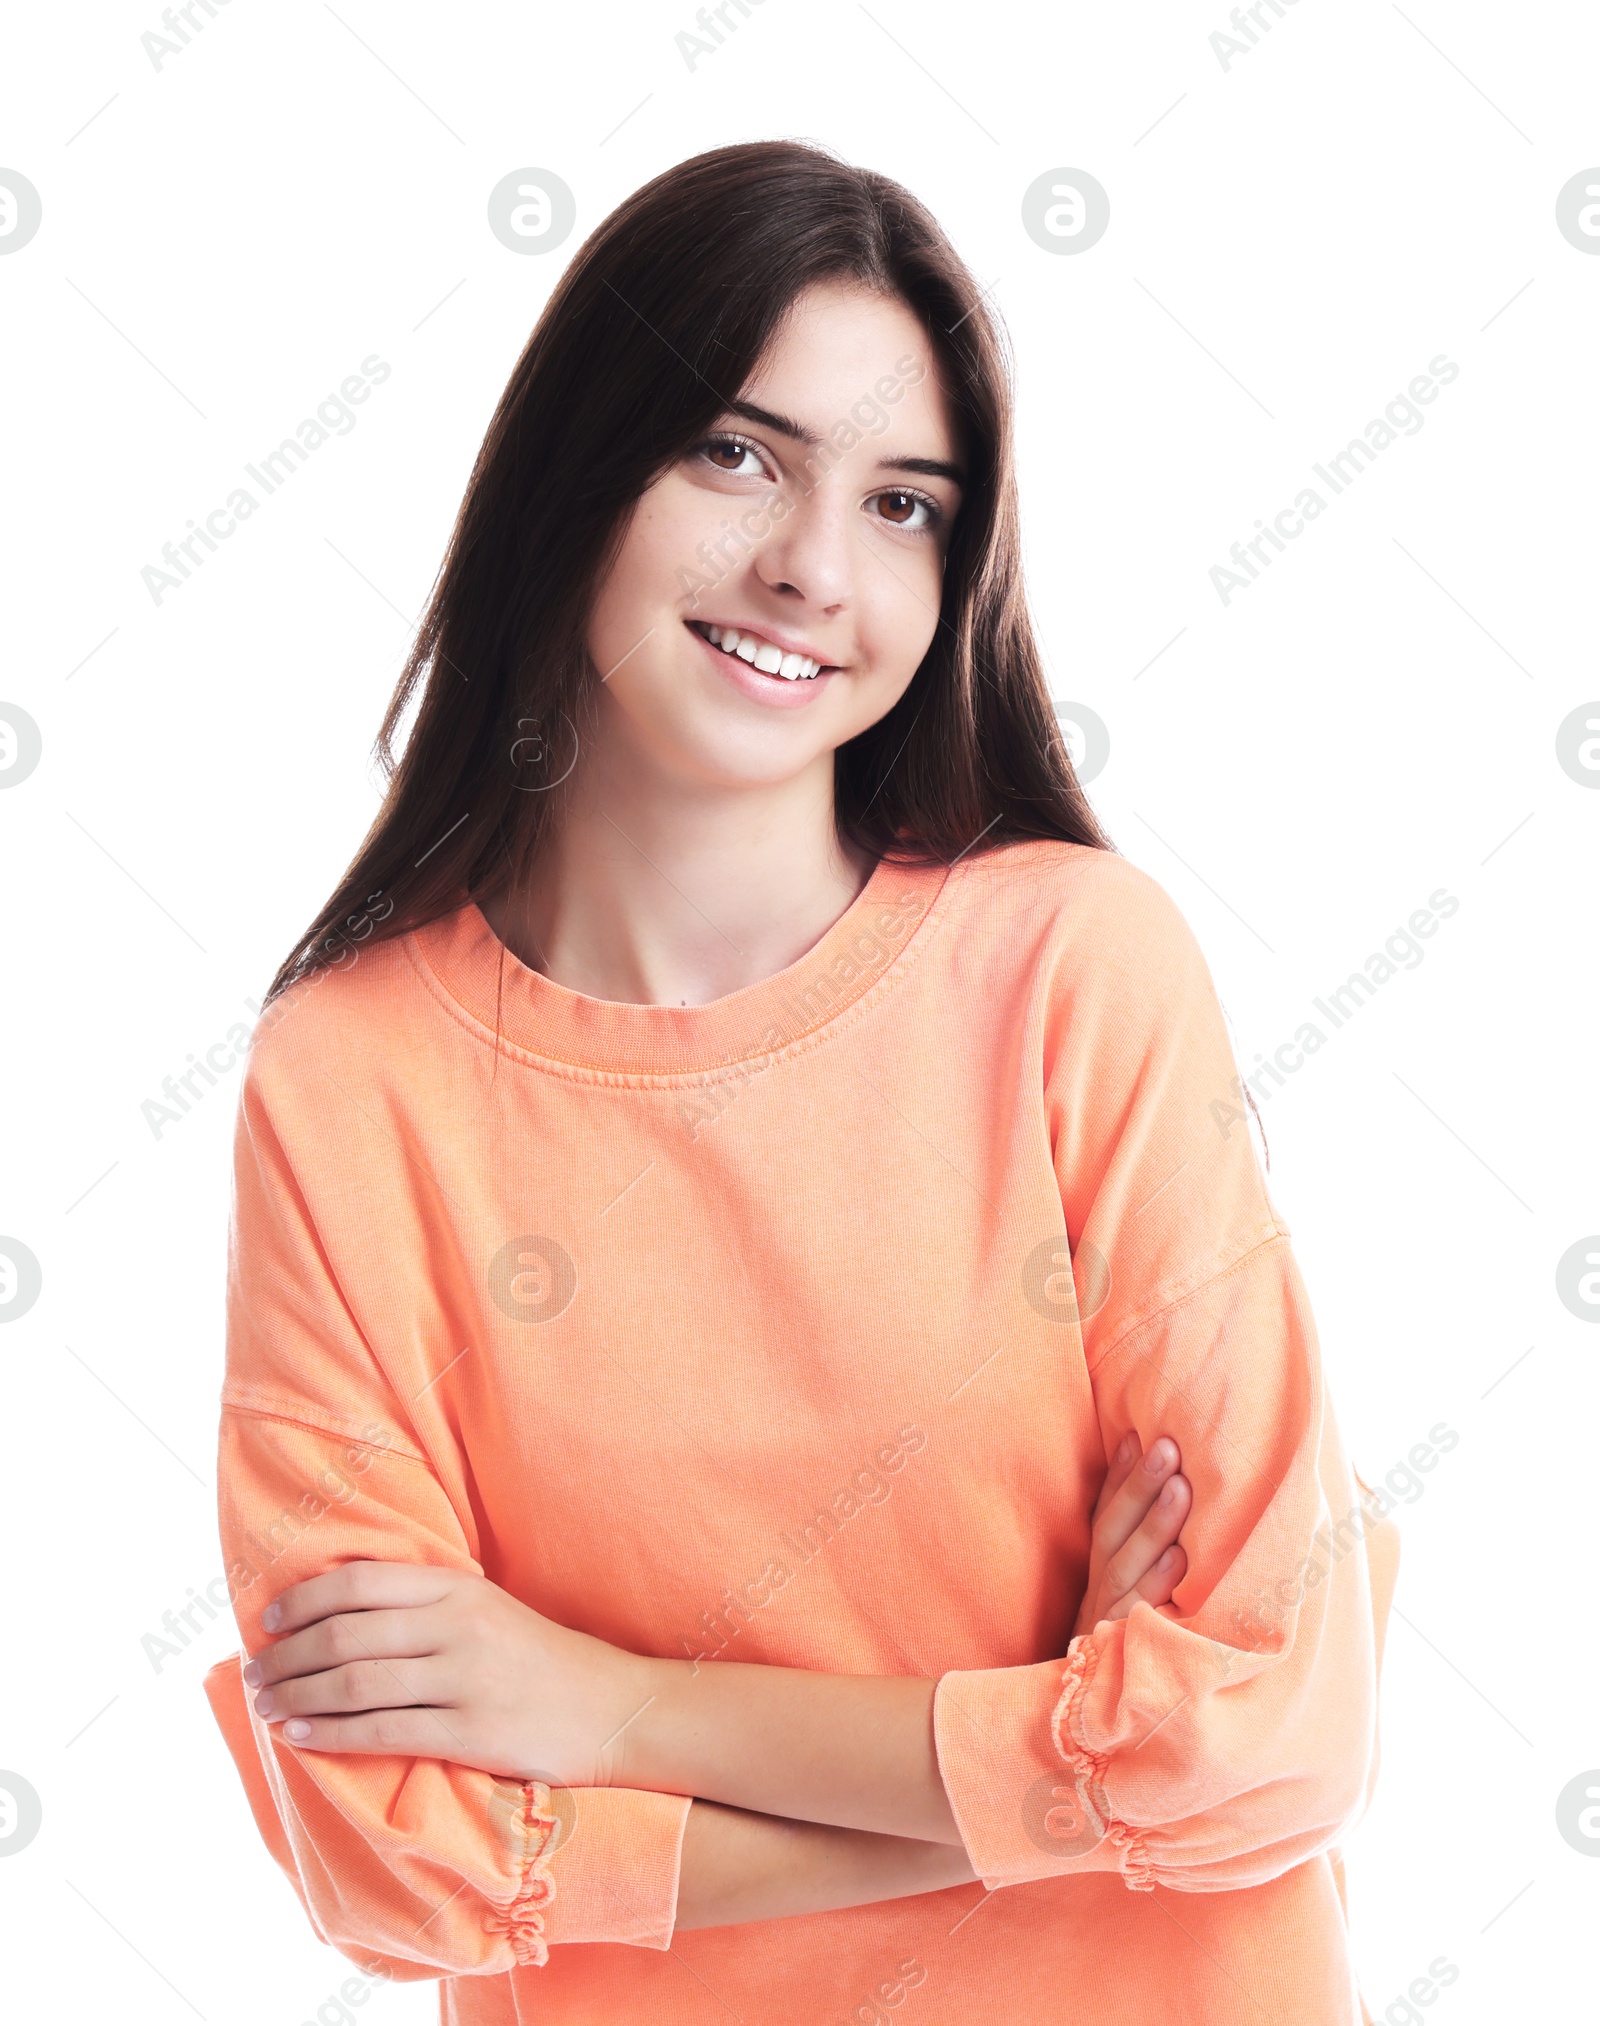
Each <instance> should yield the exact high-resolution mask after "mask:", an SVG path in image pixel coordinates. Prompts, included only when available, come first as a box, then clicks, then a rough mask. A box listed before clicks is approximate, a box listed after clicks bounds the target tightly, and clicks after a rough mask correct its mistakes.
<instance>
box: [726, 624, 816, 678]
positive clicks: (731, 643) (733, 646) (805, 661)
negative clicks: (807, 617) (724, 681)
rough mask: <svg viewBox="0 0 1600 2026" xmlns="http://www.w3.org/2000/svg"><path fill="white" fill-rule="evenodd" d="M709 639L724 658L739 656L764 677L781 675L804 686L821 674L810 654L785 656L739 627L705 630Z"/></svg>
mask: <svg viewBox="0 0 1600 2026" xmlns="http://www.w3.org/2000/svg"><path fill="white" fill-rule="evenodd" d="M706 638H707V639H708V640H709V641H710V642H711V644H712V646H713V647H720V648H721V649H722V651H723V653H724V654H737V655H738V657H739V659H740V660H741V661H748V662H749V663H751V665H752V666H753V667H755V668H759V669H760V670H761V672H762V674H763V675H780V676H782V677H783V679H784V681H785V682H805V681H809V680H810V678H811V677H812V676H814V675H817V674H819V673H820V672H821V669H822V663H821V662H820V661H813V660H812V659H811V657H810V655H808V654H786V653H785V652H784V651H783V649H782V648H781V647H775V646H774V645H773V643H772V642H771V641H770V640H763V639H762V638H761V636H760V634H759V633H741V632H740V631H739V629H738V627H737V626H711V625H708V626H707V627H706Z"/></svg>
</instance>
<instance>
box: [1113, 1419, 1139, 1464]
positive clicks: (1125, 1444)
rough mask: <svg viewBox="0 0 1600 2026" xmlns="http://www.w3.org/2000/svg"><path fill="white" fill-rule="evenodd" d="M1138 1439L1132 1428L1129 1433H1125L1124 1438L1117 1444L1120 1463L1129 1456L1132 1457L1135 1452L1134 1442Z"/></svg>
mask: <svg viewBox="0 0 1600 2026" xmlns="http://www.w3.org/2000/svg"><path fill="white" fill-rule="evenodd" d="M1136 1439H1137V1438H1136V1437H1135V1435H1134V1433H1133V1430H1132V1429H1131V1428H1130V1429H1129V1431H1128V1433H1127V1434H1126V1435H1124V1436H1123V1438H1122V1440H1121V1441H1120V1442H1119V1443H1118V1444H1117V1461H1118V1462H1119V1463H1121V1462H1123V1461H1124V1460H1125V1459H1126V1458H1127V1457H1130V1456H1131V1455H1132V1454H1133V1449H1134V1443H1135V1441H1136Z"/></svg>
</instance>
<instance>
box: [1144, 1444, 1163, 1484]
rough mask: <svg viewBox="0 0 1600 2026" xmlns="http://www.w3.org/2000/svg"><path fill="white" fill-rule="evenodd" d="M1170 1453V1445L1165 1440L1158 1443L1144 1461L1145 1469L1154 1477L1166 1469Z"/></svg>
mask: <svg viewBox="0 0 1600 2026" xmlns="http://www.w3.org/2000/svg"><path fill="white" fill-rule="evenodd" d="M1168 1453H1169V1452H1168V1445H1167V1443H1166V1442H1165V1441H1164V1440H1163V1441H1160V1442H1157V1443H1156V1444H1155V1445H1154V1446H1153V1447H1152V1449H1151V1451H1150V1454H1149V1455H1148V1456H1147V1457H1146V1458H1145V1460H1144V1467H1145V1469H1146V1470H1148V1471H1149V1472H1150V1474H1151V1476H1152V1477H1154V1476H1155V1475H1156V1474H1157V1473H1158V1472H1160V1471H1163V1470H1165V1469H1166V1467H1167V1461H1168Z"/></svg>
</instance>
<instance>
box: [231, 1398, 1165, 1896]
mask: <svg viewBox="0 0 1600 2026" xmlns="http://www.w3.org/2000/svg"><path fill="white" fill-rule="evenodd" d="M1179 1461H1180V1458H1179V1456H1178V1451H1177V1445H1176V1443H1174V1442H1173V1441H1172V1440H1171V1438H1170V1437H1165V1438H1162V1439H1160V1440H1158V1441H1157V1442H1155V1443H1153V1444H1152V1445H1151V1448H1150V1450H1149V1451H1148V1452H1146V1454H1145V1456H1144V1458H1143V1459H1141V1458H1140V1455H1139V1447H1138V1443H1137V1440H1136V1439H1135V1438H1134V1437H1132V1436H1130V1437H1128V1438H1127V1439H1126V1440H1125V1441H1124V1443H1123V1445H1122V1447H1121V1448H1120V1449H1119V1450H1118V1451H1117V1454H1116V1455H1115V1456H1114V1457H1113V1459H1112V1463H1111V1467H1110V1470H1109V1471H1108V1473H1107V1476H1106V1480H1105V1483H1104V1485H1103V1487H1102V1489H1101V1492H1100V1496H1099V1499H1098V1501H1097V1502H1096V1505H1095V1510H1094V1516H1093V1525H1092V1529H1091V1554H1090V1566H1089V1580H1088V1586H1087V1588H1086V1591H1085V1594H1084V1599H1083V1604H1082V1608H1081V1609H1080V1611H1079V1614H1078V1620H1077V1624H1076V1626H1075V1628H1074V1631H1075V1634H1076V1633H1077V1632H1081V1631H1085V1630H1087V1629H1088V1628H1089V1627H1091V1626H1093V1625H1095V1624H1097V1623H1099V1622H1100V1621H1101V1620H1102V1619H1106V1618H1119V1617H1125V1616H1126V1615H1127V1613H1128V1611H1129V1610H1131V1608H1132V1606H1133V1604H1134V1603H1135V1602H1136V1601H1138V1600H1139V1599H1141V1598H1142V1599H1143V1600H1144V1601H1146V1602H1147V1603H1150V1604H1152V1605H1153V1606H1154V1607H1155V1608H1156V1609H1158V1610H1169V1609H1170V1608H1171V1606H1170V1604H1169V1599H1170V1598H1171V1595H1172V1592H1173V1589H1174V1588H1175V1586H1176V1585H1177V1583H1178V1581H1179V1580H1180V1578H1181V1576H1182V1573H1183V1570H1184V1567H1185V1565H1186V1563H1185V1557H1184V1551H1183V1549H1182V1548H1181V1547H1180V1546H1178V1545H1177V1536H1178V1532H1179V1530H1180V1528H1181V1527H1182V1525H1183V1523H1184V1521H1185V1519H1186V1518H1187V1516H1188V1503H1189V1487H1188V1483H1187V1480H1185V1479H1184V1478H1183V1477H1182V1476H1181V1475H1180V1474H1179V1471H1178V1464H1179ZM1164 1487H1165V1488H1168V1489H1169V1491H1170V1494H1171V1495H1170V1496H1169V1497H1168V1498H1167V1499H1166V1500H1164V1501H1163V1500H1162V1497H1161V1494H1162V1492H1163V1489H1164ZM262 1624H263V1626H264V1628H265V1629H266V1630H267V1631H268V1632H271V1633H273V1634H274V1635H275V1636H274V1639H273V1642H272V1644H271V1645H269V1646H266V1647H264V1648H262V1650H261V1651H260V1652H259V1653H257V1654H256V1655H255V1656H254V1657H253V1659H252V1660H251V1662H250V1664H249V1666H248V1667H247V1668H246V1670H245V1679H246V1682H247V1683H248V1684H249V1685H250V1686H251V1687H252V1688H254V1689H256V1690H257V1691H258V1692H257V1695H256V1710H257V1713H258V1714H259V1715H260V1716H261V1717H262V1718H263V1719H264V1720H265V1721H267V1722H269V1723H273V1724H278V1723H282V1724H283V1726H284V1729H283V1735H284V1737H285V1739H286V1740H287V1741H288V1742H290V1743H291V1744H294V1745H295V1746H297V1747H298V1748H299V1749H301V1750H304V1751H322V1752H376V1753H400V1754H408V1755H414V1756H417V1757H432V1758H441V1759H447V1760H452V1761H454V1762H456V1763H458V1764H462V1765H469V1766H474V1767H477V1768H479V1769H480V1770H481V1771H484V1772H487V1773H493V1774H497V1775H501V1776H506V1777H511V1778H516V1779H521V1780H528V1779H539V1780H544V1781H547V1782H549V1783H550V1784H552V1785H557V1786H615V1787H639V1788H647V1789H650V1790H653V1791H655V1792H658V1793H669V1794H688V1795H692V1796H694V1797H695V1798H694V1804H693V1806H692V1807H691V1809H690V1811H689V1817H688V1821H687V1824H686V1825H685V1829H684V1840H683V1852H682V1864H681V1868H680V1875H679V1895H678V1911H677V1922H676V1925H677V1926H678V1927H680V1928H695V1927H712V1926H727V1925H730V1924H733V1923H736V1922H741V1921H750V1920H771V1919H775V1918H778V1917H780V1916H783V1915H788V1914H799V1913H818V1912H823V1911H827V1910H829V1909H833V1908H838V1907H847V1906H864V1905H869V1904H871V1903H873V1902H874V1901H878V1900H885V1899H897V1898H902V1897H905V1896H906V1895H908V1894H912V1893H919V1892H933V1891H938V1890H941V1889H943V1888H944V1887H947V1886H951V1885H962V1884H966V1883H968V1882H970V1881H971V1880H973V1879H974V1878H975V1877H976V1873H975V1872H974V1871H973V1869H972V1867H971V1864H970V1863H969V1861H968V1859H967V1854H966V1850H965V1848H964V1847H963V1844H962V1841H961V1833H960V1830H959V1829H958V1827H957V1825H956V1821H955V1818H954V1816H953V1814H952V1813H951V1810H950V1805H949V1802H948V1800H947V1798H946V1796H945V1790H944V1784H943V1781H942V1780H941V1778H940V1775H939V1768H938V1762H937V1759H936V1756H935V1752H934V1743H933V1697H934V1691H935V1688H936V1686H937V1684H936V1683H935V1682H934V1681H932V1680H930V1679H928V1678H927V1677H925V1676H918V1675H910V1676H906V1675H834V1674H821V1673H814V1672H811V1671H810V1670H807V1669H802V1668H788V1667H767V1666H762V1665H752V1664H748V1663H742V1662H736V1661H718V1662H716V1663H715V1664H707V1665H704V1666H702V1665H700V1664H699V1663H698V1662H695V1661H688V1660H663V1659H659V1658H655V1657H651V1656H648V1655H641V1654H635V1653H629V1652H625V1651H623V1650H622V1649H621V1648H619V1647H615V1646H611V1645H609V1644H608V1643H607V1642H606V1641H604V1640H600V1639H595V1638H592V1637H591V1636H590V1635H589V1634H587V1633H583V1632H576V1631H572V1630H570V1629H569V1628H567V1627H565V1626H561V1625H557V1624H555V1623H554V1622H553V1621H552V1620H550V1619H548V1618H544V1617H542V1616H541V1615H540V1614H539V1613H538V1612H536V1611H533V1610H531V1609H530V1608H529V1607H528V1606H527V1605H525V1604H522V1603H521V1602H519V1601H518V1600H517V1599H516V1598H515V1597H512V1596H511V1595H510V1594H509V1593H508V1592H506V1591H504V1590H501V1589H499V1588H498V1587H497V1586H496V1585H495V1584H493V1583H490V1582H488V1581H486V1580H485V1579H484V1578H483V1577H481V1576H475V1575H471V1574H468V1573H464V1572H462V1571H458V1570H452V1569H442V1568H436V1567H432V1566H423V1565H419V1564H415V1563H408V1562H349V1563H345V1564H343V1565H342V1566H341V1567H339V1568H336V1569H332V1570H330V1571H329V1572H328V1573H327V1574H325V1575H321V1576H315V1577H312V1578H311V1579H310V1580H309V1581H307V1582H303V1583H297V1584H296V1585H294V1587H293V1588H292V1589H288V1590H285V1591H284V1592H283V1594H282V1595H281V1596H280V1597H279V1598H277V1599H276V1600H275V1601H274V1603H272V1604H271V1605H269V1606H268V1608H267V1610H266V1611H265V1612H264V1614H263V1617H262Z"/></svg>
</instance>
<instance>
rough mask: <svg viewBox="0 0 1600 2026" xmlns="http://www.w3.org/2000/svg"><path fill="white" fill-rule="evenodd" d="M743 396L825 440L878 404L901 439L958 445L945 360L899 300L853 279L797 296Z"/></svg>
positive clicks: (926, 450) (933, 453)
mask: <svg viewBox="0 0 1600 2026" xmlns="http://www.w3.org/2000/svg"><path fill="white" fill-rule="evenodd" d="M740 398H741V399H743V400H746V401H750V402H754V403H755V404H757V405H758V406H760V407H762V408H769V409H772V410H774V411H775V412H777V413H779V414H783V415H788V416H792V417H793V418H794V419H795V420H796V421H797V422H802V423H804V424H805V425H806V426H807V427H808V428H810V429H812V430H814V431H815V432H816V433H818V434H819V435H826V434H827V432H828V431H830V430H831V429H832V428H833V427H834V425H835V424H836V423H838V422H840V421H842V420H845V419H847V418H848V417H849V415H850V412H851V410H852V409H853V408H854V407H855V406H856V405H857V403H861V402H866V403H873V404H875V405H876V407H877V409H878V410H879V411H880V412H881V413H882V414H884V415H887V416H888V418H889V423H888V429H887V430H885V431H883V434H884V435H886V436H887V435H889V434H890V433H891V432H892V434H893V437H894V440H895V441H896V442H900V441H901V440H902V439H904V441H905V443H906V444H907V445H908V446H909V445H910V442H911V439H912V438H913V437H915V439H916V444H915V448H916V449H917V450H918V451H919V452H921V453H922V454H923V455H925V456H929V457H951V456H953V455H955V453H956V451H957V449H958V443H957V437H956V432H955V428H954V420H953V417H952V414H951V411H950V404H949V401H948V398H947V396H946V394H945V390H944V385H943V378H942V375H941V372H940V368H939V359H938V354H937V353H936V351H935V350H934V347H933V345H932V344H931V343H930V342H929V339H928V336H927V333H926V332H925V331H924V330H923V328H922V325H921V323H920V322H919V320H918V319H917V317H916V316H915V315H914V314H913V312H912V311H911V310H910V309H908V308H907V306H906V305H905V304H904V303H903V302H901V301H900V300H899V299H898V297H891V296H882V295H878V294H875V293H873V292H870V291H868V290H866V289H864V288H862V287H860V286H859V285H855V284H851V283H848V282H822V283H819V284H817V285H816V286H815V287H814V288H810V289H807V290H806V291H805V292H804V293H803V294H801V295H799V296H797V297H796V298H795V300H794V302H793V304H792V305H791V306H790V309H789V312H788V315H787V316H786V317H785V319H784V321H783V322H782V324H780V326H779V327H778V329H777V331H776V332H775V333H774V335H773V338H772V340H771V342H770V343H769V345H768V346H767V349H766V351H765V352H764V353H763V354H762V356H761V357H760V359H758V360H757V362H756V364H755V366H754V368H753V369H752V371H751V373H750V376H749V378H748V379H747V380H746V382H745V384H744V386H743V388H742V389H741V390H740ZM865 418H866V411H865V410H863V419H865ZM871 419H873V420H874V421H876V419H877V418H876V417H873V418H871Z"/></svg>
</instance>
